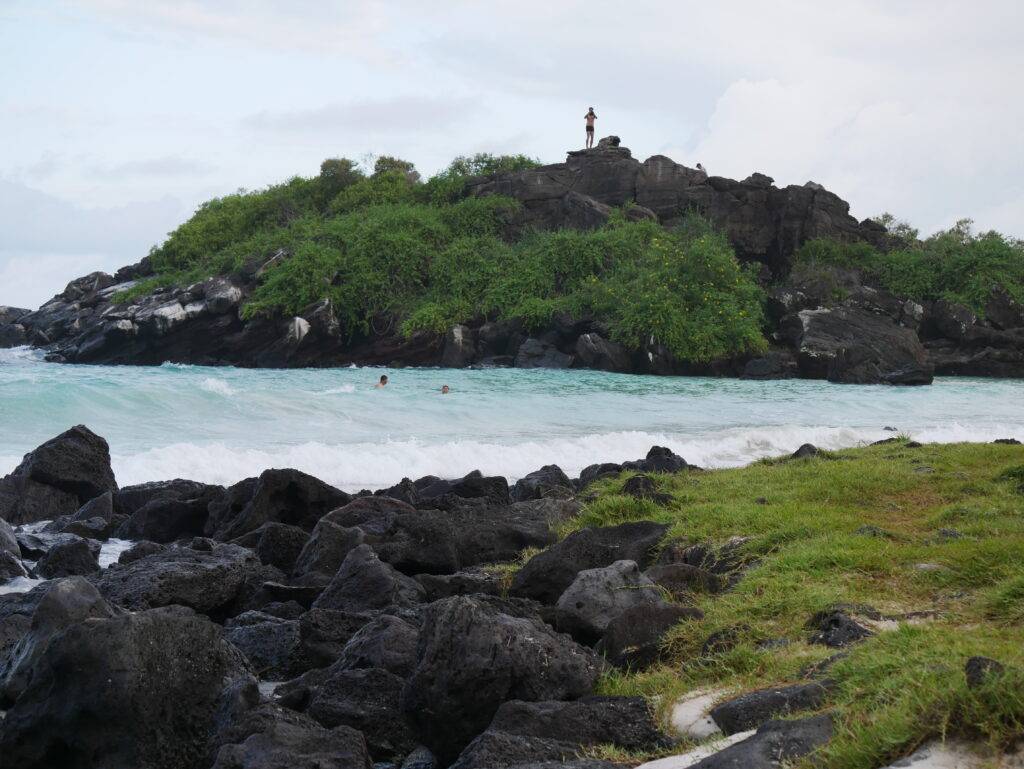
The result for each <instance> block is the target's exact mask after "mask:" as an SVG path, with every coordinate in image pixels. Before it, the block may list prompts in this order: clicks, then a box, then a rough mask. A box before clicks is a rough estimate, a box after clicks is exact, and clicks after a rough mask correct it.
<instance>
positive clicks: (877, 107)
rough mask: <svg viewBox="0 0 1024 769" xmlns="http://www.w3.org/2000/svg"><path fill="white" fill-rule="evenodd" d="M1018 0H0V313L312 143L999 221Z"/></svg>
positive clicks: (1007, 174) (302, 163) (306, 165)
mask: <svg viewBox="0 0 1024 769" xmlns="http://www.w3.org/2000/svg"><path fill="white" fill-rule="evenodd" d="M1022 22H1024V11H1022V10H1021V4H1019V3H1017V2H1012V1H1006V2H1001V1H996V0H989V1H988V2H986V1H985V0H981V1H980V2H974V3H970V4H968V3H964V2H935V1H931V2H914V1H913V0H907V1H904V2H898V3H893V2H874V1H873V0H872V1H867V0H859V1H858V0H850V1H848V2H844V3H841V4H840V3H832V2H828V3H822V2H811V1H807V2H804V1H800V2H797V1H796V0H777V1H776V2H773V3H761V2H756V1H755V0H750V1H749V2H740V1H739V0H735V1H734V2H726V3H706V2H690V1H689V0H685V1H679V2H672V3H669V2H645V1H644V0H640V1H638V2H634V3H632V4H623V3H621V2H615V3H611V2H600V1H599V0H591V1H590V2H576V1H575V0H566V1H563V2H550V0H544V1H543V2H542V1H540V0H515V1H514V2H513V1H512V0H491V1H490V2H487V3H477V2H470V1H469V0H465V1H463V0H452V1H451V2H437V3H422V2H384V1H383V0H344V1H342V0H337V1H335V2H327V1H324V0H290V1H289V2H285V1H284V0H280V1H277V0H246V1H244V2H243V0H146V2H138V1H137V0H78V1H77V2H71V1H70V0H69V1H68V2H60V1H59V0H7V2H4V3H2V4H0V71H2V72H3V73H4V75H3V77H2V78H0V116H2V120H0V304H16V305H23V306H36V305H38V304H39V303H40V302H42V301H43V300H45V299H46V298H48V297H49V296H51V295H53V294H54V293H55V292H57V291H59V290H61V289H62V288H63V286H64V284H65V283H67V281H68V280H70V279H72V278H74V277H76V276H78V275H81V274H84V273H86V272H90V271H92V270H95V269H106V270H111V269H115V268H116V267H118V266H120V265H122V264H126V263H129V262H134V261H136V260H138V259H139V258H141V257H142V256H144V255H145V254H146V252H148V250H149V248H150V247H151V246H153V245H155V244H157V243H159V242H160V241H162V240H163V238H164V237H166V233H167V232H169V231H170V230H171V229H173V228H174V227H175V226H176V225H177V224H178V223H179V222H180V221H181V220H182V219H183V218H185V217H187V216H188V214H189V213H190V212H191V211H192V210H194V208H195V206H196V205H197V204H199V203H200V202H201V201H203V200H204V199H207V198H209V197H211V196H213V195H218V194H224V193H227V192H232V191H234V190H235V189H237V188H239V187H246V188H258V187H261V186H264V185H266V184H269V183H273V182H276V181H280V180H283V179H286V178H288V177H289V176H292V175H294V174H296V173H298V174H304V175H311V174H313V173H315V172H316V169H317V167H318V166H319V163H320V161H321V160H323V159H324V158H325V157H335V156H348V157H352V158H362V157H365V156H366V155H367V154H384V153H386V154H392V155H398V156H401V157H404V158H406V159H409V160H412V161H414V162H415V163H416V164H417V166H418V167H419V169H420V170H421V171H422V172H423V173H424V174H429V173H432V172H434V171H436V170H438V169H440V168H442V167H443V166H444V165H445V164H446V163H447V162H448V161H449V160H450V159H451V158H452V157H453V156H455V155H458V154H463V153H467V152H478V151H490V152H524V153H527V154H529V155H534V156H537V157H540V158H541V159H543V160H545V161H548V162H556V161H559V160H561V159H563V157H564V152H565V150H567V149H571V148H574V147H577V146H579V145H581V144H582V141H583V132H582V130H581V126H582V121H581V116H582V114H583V112H584V111H585V109H586V107H587V106H589V105H591V104H593V105H594V106H595V108H596V109H597V112H598V115H599V116H600V117H599V120H598V133H599V134H607V133H615V134H618V135H619V136H621V137H622V139H623V142H624V143H625V144H626V145H627V146H629V147H630V148H631V149H632V150H633V153H634V155H635V156H637V157H639V158H641V159H642V158H644V157H647V156H649V155H652V154H655V153H664V154H667V155H669V156H671V157H673V158H675V159H676V160H678V161H679V162H682V163H686V164H688V165H693V164H695V163H696V162H698V161H700V162H702V163H703V164H704V165H705V166H706V167H708V168H709V169H710V170H711V172H712V173H718V174H723V175H728V176H735V177H739V178H742V177H745V176H747V175H748V174H749V173H751V172H752V171H755V170H756V171H762V172H764V173H767V174H768V175H770V176H772V177H774V178H775V180H776V182H777V183H778V184H791V183H797V184H801V183H803V182H805V181H808V180H814V181H818V182H820V183H822V184H824V185H825V186H827V187H828V188H829V189H831V190H833V191H834V192H836V193H837V194H839V195H840V196H842V197H843V198H845V199H846V200H848V201H849V202H850V204H851V209H852V213H853V214H854V215H855V216H857V217H858V218H863V217H866V216H870V215H874V214H877V213H880V212H882V211H891V212H893V213H895V214H896V215H897V216H899V217H901V218H905V219H908V220H910V221H911V222H912V223H913V224H915V225H916V226H918V227H920V228H921V229H922V230H923V231H925V232H931V231H934V230H936V229H939V228H942V227H947V226H949V225H950V224H952V223H953V221H955V220H956V219H958V218H960V217H964V216H968V217H971V218H973V219H975V221H976V222H977V225H978V226H979V227H980V228H983V229H988V228H995V229H999V230H1002V231H1004V232H1007V233H1010V234H1012V235H1015V236H1024V142H1021V140H1020V126H1021V125H1022V124H1024V99H1021V98H1020V95H1019V91H1020V86H1019V80H1020V76H1021V73H1022V72H1024V46H1021V44H1020V42H1019V34H1020V30H1021V29H1022V28H1024V24H1022Z"/></svg>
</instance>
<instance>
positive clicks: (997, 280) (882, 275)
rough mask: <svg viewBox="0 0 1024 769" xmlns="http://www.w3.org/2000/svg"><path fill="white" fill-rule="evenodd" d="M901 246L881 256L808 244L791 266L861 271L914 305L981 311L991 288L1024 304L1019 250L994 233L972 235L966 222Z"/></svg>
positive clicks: (862, 248)
mask: <svg viewBox="0 0 1024 769" xmlns="http://www.w3.org/2000/svg"><path fill="white" fill-rule="evenodd" d="M904 235H905V237H903V238H902V239H903V241H904V243H905V244H906V245H905V246H904V247H902V248H899V249H897V250H894V251H890V252H889V253H881V252H879V251H877V250H876V249H874V248H872V247H871V246H869V245H868V244H866V243H840V242H838V241H832V240H812V241H808V242H807V243H805V244H804V245H803V247H801V248H800V249H799V250H798V251H797V253H796V255H795V262H796V264H797V265H800V266H802V267H805V268H811V269H813V267H814V266H816V265H826V266H836V267H845V268H851V269H857V270H860V271H862V272H863V273H864V274H865V275H866V276H867V277H868V278H869V279H871V280H874V281H875V282H877V283H878V284H879V285H880V286H881V287H882V288H885V289H886V290H888V291H891V292H892V293H893V294H896V295H897V296H904V297H910V298H912V299H918V300H935V299H947V300H949V301H952V302H958V303H960V304H965V305H967V306H968V307H971V308H972V309H974V310H975V311H981V310H983V309H984V306H985V302H986V300H987V299H988V297H989V295H990V294H991V292H992V289H993V288H996V287H1000V288H1004V289H1006V291H1007V292H1008V293H1009V294H1010V296H1012V297H1013V298H1014V299H1016V300H1017V301H1024V244H1022V243H1021V242H1020V241H1016V240H1013V239H1011V238H1007V237H1005V236H1003V235H1001V234H999V233H997V232H985V233H981V234H974V233H973V232H972V231H971V223H970V221H969V220H961V221H959V222H957V224H956V225H955V226H953V227H952V228H950V229H948V230H944V231H942V232H939V233H936V234H935V235H933V236H931V237H930V238H928V239H926V240H924V241H916V240H913V239H911V237H910V236H909V235H908V234H906V233H904Z"/></svg>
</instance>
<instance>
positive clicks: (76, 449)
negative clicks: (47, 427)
mask: <svg viewBox="0 0 1024 769" xmlns="http://www.w3.org/2000/svg"><path fill="white" fill-rule="evenodd" d="M116 490H117V482H116V481H115V480H114V472H113V470H111V468H110V447H109V446H108V445H107V442H106V441H105V440H103V438H101V437H100V436H98V435H96V434H95V433H94V432H92V431H91V430H90V429H89V428H87V427H85V426H84V425H77V426H75V427H72V428H71V429H70V430H68V431H67V432H64V433H61V434H60V435H58V436H57V437H56V438H52V439H50V440H49V441H47V442H46V443H44V444H43V445H41V446H39V447H38V448H37V449H35V450H34V451H32V452H30V453H29V454H26V455H25V458H24V459H23V460H22V461H21V464H20V465H18V466H17V467H16V468H15V469H14V471H13V472H12V473H11V474H10V475H8V476H6V477H5V478H2V479H0V518H3V519H5V520H6V521H8V522H9V523H12V524H20V523H32V522H33V521H42V520H50V519H53V518H58V517H59V516H61V515H71V514H73V513H75V512H76V511H77V510H78V509H79V508H80V507H81V506H82V505H84V504H85V503H86V502H88V501H89V500H90V499H92V498H93V497H98V496H99V495H100V494H103V493H104V492H106V491H116Z"/></svg>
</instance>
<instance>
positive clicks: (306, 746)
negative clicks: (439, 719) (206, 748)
mask: <svg viewBox="0 0 1024 769" xmlns="http://www.w3.org/2000/svg"><path fill="white" fill-rule="evenodd" d="M241 721H242V723H241V724H239V725H238V726H235V727H234V728H233V729H232V733H231V735H230V738H231V741H230V742H227V743H226V744H223V745H221V746H220V749H219V751H218V752H217V757H216V760H215V761H214V763H213V767H212V769H334V768H335V767H337V769H342V768H343V769H371V767H372V763H371V760H370V754H369V753H368V752H367V749H366V740H365V739H364V738H363V735H362V734H361V733H360V732H358V731H357V730H355V729H351V728H349V727H347V726H338V727H336V728H334V729H325V728H324V727H322V726H321V725H320V724H318V723H317V722H316V721H314V720H313V719H311V718H309V717H308V716H304V715H302V714H300V713H293V712H291V711H286V710H283V709H280V708H274V707H273V706H270V705H266V706H263V707H261V708H260V709H259V710H258V711H256V712H255V713H253V714H251V715H250V714H247V716H246V717H245V718H243V719H241Z"/></svg>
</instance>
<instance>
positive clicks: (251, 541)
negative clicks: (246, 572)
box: [233, 521, 319, 573]
mask: <svg viewBox="0 0 1024 769" xmlns="http://www.w3.org/2000/svg"><path fill="white" fill-rule="evenodd" d="M318 525H319V524H318ZM308 539H309V532H308V531H306V530H305V529H302V528H300V527H298V526H289V525H288V524H287V523H277V522H276V521H271V522H269V523H265V524H263V525H262V526H260V527H259V528H258V529H256V530H255V531H250V532H249V533H248V534H243V535H242V536H241V537H239V538H238V539H236V540H233V543H234V544H236V545H241V546H242V547H247V548H249V549H250V550H252V551H253V552H255V553H256V555H257V557H258V558H259V559H260V562H261V563H264V564H266V565H268V566H276V567H277V568H279V569H280V570H281V571H283V572H285V573H290V572H291V571H292V569H293V568H294V567H295V561H296V560H297V559H298V557H299V554H300V553H301V552H302V550H303V548H304V547H305V546H306V542H307V540H308Z"/></svg>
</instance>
